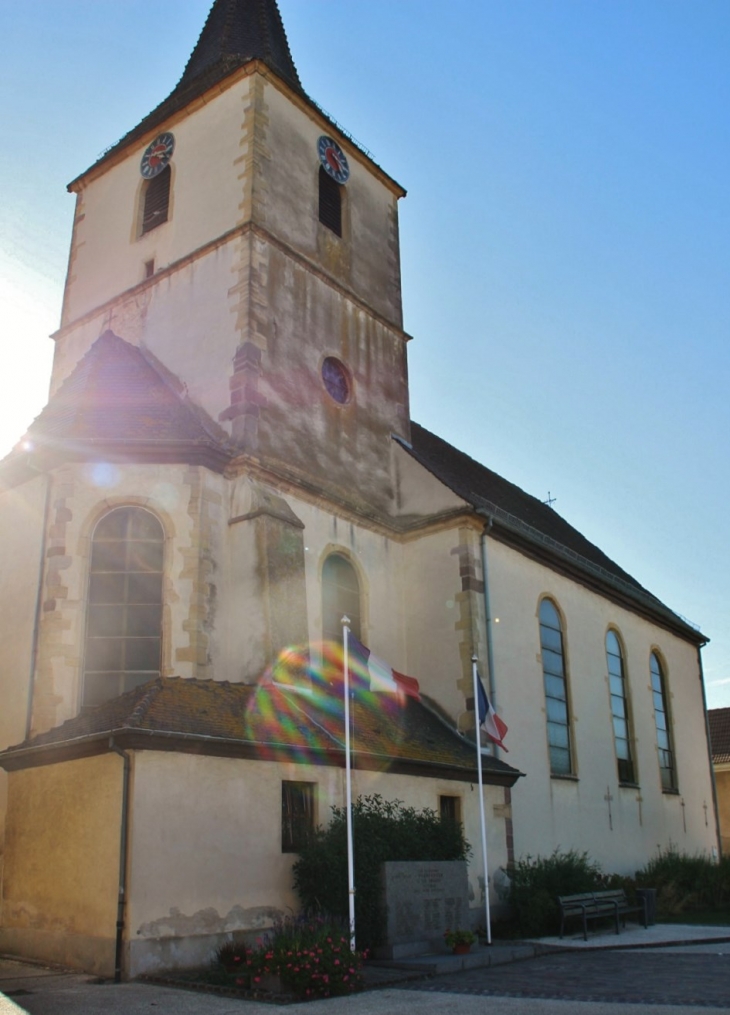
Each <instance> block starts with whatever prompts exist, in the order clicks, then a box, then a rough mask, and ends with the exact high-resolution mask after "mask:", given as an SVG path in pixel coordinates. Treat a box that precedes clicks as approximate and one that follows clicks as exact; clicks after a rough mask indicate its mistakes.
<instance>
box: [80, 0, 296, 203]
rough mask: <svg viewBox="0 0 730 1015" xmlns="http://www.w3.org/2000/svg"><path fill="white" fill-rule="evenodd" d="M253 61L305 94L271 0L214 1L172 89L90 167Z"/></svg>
mask: <svg viewBox="0 0 730 1015" xmlns="http://www.w3.org/2000/svg"><path fill="white" fill-rule="evenodd" d="M254 60H260V61H261V62H262V63H264V64H266V66H267V67H268V68H269V69H270V70H272V71H273V72H274V73H275V74H276V75H277V76H278V77H279V78H281V80H282V81H285V82H286V84H288V85H289V87H290V88H293V89H294V90H295V91H297V92H299V93H300V94H301V95H304V96H305V97H306V93H305V92H304V89H303V88H302V85H301V82H300V80H299V74H298V73H297V69H296V67H295V65H294V60H293V59H292V55H291V51H290V49H289V42H288V40H287V37H286V32H285V30H284V24H283V22H282V20H281V14H280V13H279V8H278V6H277V3H276V0H215V2H214V4H213V6H212V7H211V9H210V13H209V14H208V19H207V21H206V22H205V26H204V27H203V31H202V32H201V33H200V38H199V39H198V42H197V44H196V46H195V49H194V50H193V52H192V55H191V56H190V59H189V60H188V62H187V65H186V67H185V70H184V71H183V75H182V77H181V78H180V80H179V81H178V83H177V84H176V85H175V87H174V88H173V90H172V92H170V94H169V95H168V97H167V98H166V99H165V100H164V102H161V103H160V105H159V106H157V107H156V108H155V109H153V110H152V112H151V113H149V114H148V115H147V116H146V117H145V118H144V119H143V120H142V122H141V123H139V124H138V125H137V126H136V127H134V128H133V129H132V130H130V131H129V132H128V133H127V134H125V135H124V137H122V138H121V140H119V141H118V142H117V143H116V144H114V145H112V146H111V148H109V149H108V150H107V151H106V152H105V153H104V154H103V155H102V156H101V158H99V159H97V161H96V162H95V163H94V166H98V165H100V164H101V163H102V162H105V161H106V160H107V159H108V158H109V157H110V156H111V155H113V154H114V153H115V152H117V151H119V150H121V149H122V148H124V147H125V146H126V145H128V144H130V143H131V142H132V141H134V140H136V139H137V138H140V137H142V136H143V135H144V134H146V133H147V132H148V131H150V130H152V129H153V128H154V127H156V126H158V125H160V124H162V123H163V122H164V121H165V120H167V119H168V118H169V117H171V116H173V115H174V114H175V113H178V112H179V111H180V110H181V109H184V108H185V107H186V106H187V105H189V103H191V102H193V101H194V100H195V99H197V98H199V97H200V96H201V95H203V94H204V93H205V92H207V91H208V89H209V88H212V87H213V86H214V85H217V84H218V83H219V82H221V81H223V80H225V78H227V77H228V76H229V75H230V74H232V73H233V72H234V71H236V70H238V69H239V68H240V67H244V66H245V65H246V64H248V63H251V62H252V61H254ZM94 166H91V167H90V168H91V169H93V168H94ZM87 172H88V170H87ZM85 175H86V173H82V174H81V176H85ZM78 179H81V177H78ZM75 183H76V180H74V181H72V183H70V184H69V190H71V189H73V186H74V184H75Z"/></svg>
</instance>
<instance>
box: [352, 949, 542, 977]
mask: <svg viewBox="0 0 730 1015" xmlns="http://www.w3.org/2000/svg"><path fill="white" fill-rule="evenodd" d="M542 951H544V949H542V948H541V947H540V945H539V944H538V943H535V942H524V941H520V942H512V941H505V942H502V941H499V942H495V943H494V944H492V945H479V946H477V945H472V948H471V951H470V952H469V953H468V954H467V955H453V954H452V953H451V952H443V953H442V952H430V953H428V952H422V953H421V954H418V955H411V956H407V955H400V956H399V957H398V958H396V957H395V956H394V957H392V958H379V957H376V958H373V959H371V960H370V962H369V963H368V965H370V966H381V967H383V968H391V969H403V970H411V971H412V972H414V973H415V972H418V973H421V974H423V975H426V976H441V975H443V974H445V973H457V972H459V971H460V970H462V969H480V968H482V967H484V966H499V965H503V964H504V963H506V962H518V961H520V960H521V959H531V958H533V956H535V955H538V954H541V952H542Z"/></svg>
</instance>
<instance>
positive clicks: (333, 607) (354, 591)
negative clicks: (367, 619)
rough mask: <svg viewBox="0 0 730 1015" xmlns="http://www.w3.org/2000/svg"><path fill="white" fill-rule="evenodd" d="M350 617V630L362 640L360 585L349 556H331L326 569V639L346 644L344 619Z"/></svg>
mask: <svg viewBox="0 0 730 1015" xmlns="http://www.w3.org/2000/svg"><path fill="white" fill-rule="evenodd" d="M343 616H348V617H349V618H350V630H351V631H352V633H353V634H354V635H355V637H356V638H361V615H360V582H359V581H358V580H357V573H356V572H355V568H354V567H353V566H352V564H351V563H350V561H349V560H348V559H347V557H345V556H343V555H342V554H341V553H331V554H330V555H329V557H327V559H326V560H325V562H324V565H323V567H322V637H323V638H324V640H325V641H337V642H339V641H342V617H343Z"/></svg>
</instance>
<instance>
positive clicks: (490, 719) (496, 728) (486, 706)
mask: <svg viewBox="0 0 730 1015" xmlns="http://www.w3.org/2000/svg"><path fill="white" fill-rule="evenodd" d="M477 695H478V698H479V701H478V702H477V704H478V708H479V725H480V726H481V727H482V729H483V730H484V732H485V733H486V734H487V736H488V737H489V739H490V740H493V741H494V742H495V744H497V745H498V746H499V747H501V748H502V750H503V751H506V750H507V748H506V747H505V746H504V742H503V741H504V738H505V736H506V734H507V724H506V723H504V722H502V720H501V719H500V718H499V716H498V715H497V713H496V712H495V711H494V706H493V705H492V703H491V701H490V700H489V698H488V696H487V692H486V691H485V690H484V684H483V683H482V678H481V677H480V676H479V674H478V673H477ZM508 753H509V752H508Z"/></svg>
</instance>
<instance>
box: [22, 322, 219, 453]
mask: <svg viewBox="0 0 730 1015" xmlns="http://www.w3.org/2000/svg"><path fill="white" fill-rule="evenodd" d="M161 370H164V368H160V370H158V369H157V368H156V367H155V366H154V365H153V364H152V363H151V362H150V360H149V358H148V355H146V354H145V353H144V352H143V351H142V350H140V349H138V348H137V347H136V346H133V345H130V344H129V343H128V342H125V341H124V339H121V338H119V337H118V336H117V335H115V334H114V333H113V332H111V331H107V332H105V333H104V334H103V335H102V336H101V337H100V338H98V339H97V340H96V342H95V343H94V344H93V345H92V347H91V348H90V349H89V351H88V352H87V353H86V355H85V356H84V357H83V358H82V359H81V360H80V362H79V363H78V364H77V365H76V367H75V369H74V370H73V372H72V373H71V374H70V376H69V377H68V378H67V379H66V380H65V381H64V382H63V384H62V385H61V387H60V388H59V389H58V391H57V392H56V393H55V394H54V395H53V397H52V398H51V399H50V401H49V403H48V405H47V406H46V407H45V409H43V411H42V412H41V414H40V415H39V416H38V417H37V418H36V419H35V421H34V422H33V423H32V424H31V426H30V428H29V430H28V433H27V436H26V442H28V441H29V442H30V443H31V444H32V445H33V446H34V447H36V448H49V447H50V448H66V449H71V450H73V451H74V452H77V453H80V454H84V453H88V451H89V449H91V448H94V447H99V446H103V447H105V448H108V447H117V448H119V449H121V450H128V451H129V452H130V453H131V454H133V449H139V448H140V447H144V448H148V449H150V450H153V449H154V448H155V447H158V448H164V449H165V450H166V452H167V453H168V455H169V453H170V452H172V451H174V449H175V448H178V449H179V451H180V454H181V456H182V460H184V459H185V453H184V449H186V448H187V449H188V450H189V449H191V448H197V449H199V450H201V451H205V450H207V451H209V452H210V453H211V454H214V455H218V456H223V457H225V456H226V455H227V452H226V451H225V447H224V439H223V434H222V432H221V431H220V430H219V428H217V427H216V425H215V423H213V422H212V420H209V419H208V418H207V417H206V416H205V414H204V413H203V412H202V410H200V409H198V408H197V407H194V406H192V405H191V404H190V403H188V402H186V401H185V399H184V398H183V395H182V386H179V390H176V387H177V385H176V384H175V383H174V381H173V379H172V378H171V377H167V378H166V377H165V376H163V373H162V372H161ZM16 454H17V453H16Z"/></svg>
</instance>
